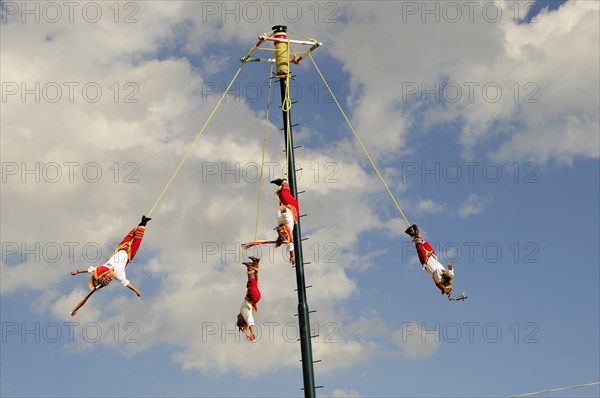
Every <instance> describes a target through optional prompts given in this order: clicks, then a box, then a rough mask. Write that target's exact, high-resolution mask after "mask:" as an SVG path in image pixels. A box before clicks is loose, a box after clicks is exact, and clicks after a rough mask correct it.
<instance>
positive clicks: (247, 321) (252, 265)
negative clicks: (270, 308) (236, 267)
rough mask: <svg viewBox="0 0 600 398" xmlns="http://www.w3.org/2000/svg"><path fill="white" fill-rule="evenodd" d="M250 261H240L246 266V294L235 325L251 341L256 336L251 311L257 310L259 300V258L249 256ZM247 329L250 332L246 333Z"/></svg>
mask: <svg viewBox="0 0 600 398" xmlns="http://www.w3.org/2000/svg"><path fill="white" fill-rule="evenodd" d="M249 258H250V260H252V262H247V263H242V264H244V265H245V266H246V270H247V271H246V274H247V275H248V282H247V283H246V296H245V297H244V301H242V305H241V306H240V313H239V314H238V315H237V323H236V325H237V327H238V328H239V330H240V331H241V332H242V333H243V334H244V338H245V339H246V340H247V341H253V340H254V339H255V338H256V334H255V333H254V316H253V315H252V314H253V312H258V305H257V304H258V302H259V301H260V290H258V270H259V269H260V268H259V267H258V263H259V262H260V259H259V258H256V257H252V256H250V257H249ZM248 330H249V331H250V334H248Z"/></svg>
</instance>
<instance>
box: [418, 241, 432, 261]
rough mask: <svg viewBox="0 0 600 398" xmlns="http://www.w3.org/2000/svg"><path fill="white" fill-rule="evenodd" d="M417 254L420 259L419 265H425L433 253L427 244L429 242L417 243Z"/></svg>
mask: <svg viewBox="0 0 600 398" xmlns="http://www.w3.org/2000/svg"><path fill="white" fill-rule="evenodd" d="M416 246H417V254H418V255H419V261H421V265H425V264H426V263H427V260H429V257H431V255H432V254H435V251H434V250H433V247H431V245H430V244H429V242H423V243H417V245H416Z"/></svg>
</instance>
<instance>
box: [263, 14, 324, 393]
mask: <svg viewBox="0 0 600 398" xmlns="http://www.w3.org/2000/svg"><path fill="white" fill-rule="evenodd" d="M273 30H274V31H275V34H274V37H275V38H280V39H286V38H287V34H286V31H287V27H286V26H281V25H278V26H274V27H273ZM288 48H289V47H288V44H287V43H285V42H283V43H282V42H279V43H277V42H276V43H275V59H276V64H277V73H276V74H275V77H276V78H279V86H280V88H281V110H282V112H283V132H284V137H285V147H286V155H287V159H288V170H287V178H288V182H289V184H290V192H291V193H292V195H293V196H294V197H295V198H296V200H298V187H297V185H296V167H295V157H294V140H293V136H292V116H291V113H290V106H291V103H288V100H289V98H288V97H289V96H288V90H289V87H288V76H289V73H290V70H289V63H288V60H289V53H288ZM288 138H289V142H288ZM288 151H289V153H288ZM299 202H300V201H298V203H299ZM293 238H294V255H295V257H296V284H297V286H298V321H299V324H300V350H301V353H302V375H303V379H304V396H305V397H306V398H314V397H315V396H316V394H315V376H314V370H313V357H312V344H311V336H310V319H309V311H308V303H307V302H306V283H305V281H304V259H303V258H302V233H301V229H300V218H298V223H297V224H296V226H295V227H294V231H293Z"/></svg>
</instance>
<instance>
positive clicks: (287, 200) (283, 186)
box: [271, 178, 299, 264]
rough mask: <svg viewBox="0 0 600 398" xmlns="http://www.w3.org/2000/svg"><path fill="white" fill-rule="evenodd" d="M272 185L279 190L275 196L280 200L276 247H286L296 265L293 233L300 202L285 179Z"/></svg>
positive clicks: (275, 181)
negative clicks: (283, 245)
mask: <svg viewBox="0 0 600 398" xmlns="http://www.w3.org/2000/svg"><path fill="white" fill-rule="evenodd" d="M271 183H272V184H275V185H277V186H278V187H279V188H278V189H277V190H276V191H275V196H277V198H278V199H279V209H278V210H277V222H278V225H277V228H276V230H277V234H278V237H277V240H276V241H275V247H279V246H281V245H282V244H285V245H286V248H287V251H288V252H289V253H290V263H292V264H295V263H296V259H295V257H294V243H293V231H294V224H295V223H297V222H298V214H299V208H298V201H297V200H296V198H294V196H293V195H292V193H291V192H290V184H288V182H287V181H286V180H284V179H281V178H278V179H276V180H273V181H271Z"/></svg>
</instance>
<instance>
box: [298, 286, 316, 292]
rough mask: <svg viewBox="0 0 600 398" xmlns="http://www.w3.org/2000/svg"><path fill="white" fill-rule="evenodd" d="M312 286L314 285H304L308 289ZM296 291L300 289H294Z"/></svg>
mask: <svg viewBox="0 0 600 398" xmlns="http://www.w3.org/2000/svg"><path fill="white" fill-rule="evenodd" d="M311 287H312V285H308V286H304V288H305V289H308V288H311ZM294 291H295V292H297V291H298V289H297V288H296V289H294Z"/></svg>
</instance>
